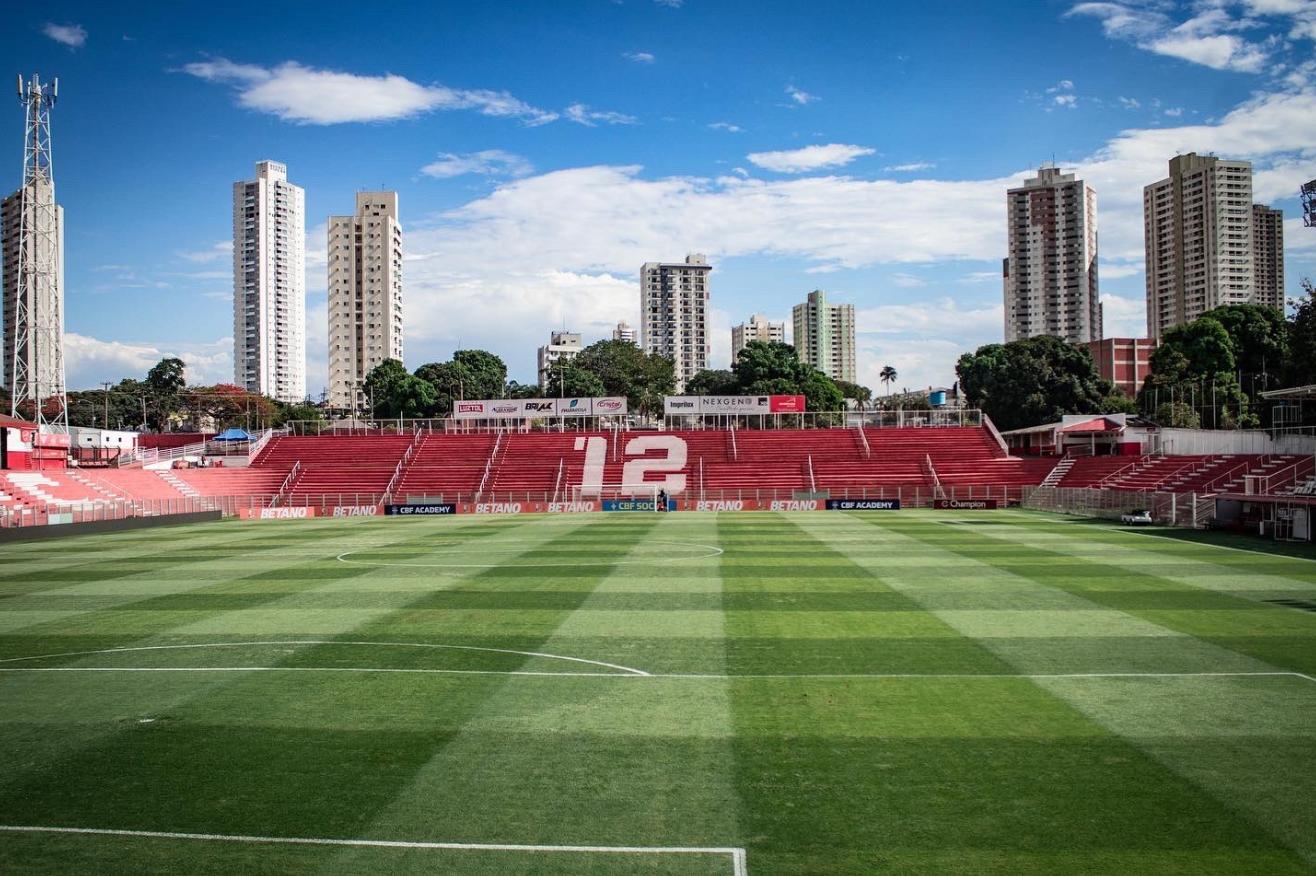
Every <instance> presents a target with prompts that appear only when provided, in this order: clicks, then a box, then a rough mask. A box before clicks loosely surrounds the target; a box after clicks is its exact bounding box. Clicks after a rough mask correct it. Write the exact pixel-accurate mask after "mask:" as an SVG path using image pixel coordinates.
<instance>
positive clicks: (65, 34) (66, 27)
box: [41, 21, 87, 49]
mask: <svg viewBox="0 0 1316 876" xmlns="http://www.w3.org/2000/svg"><path fill="white" fill-rule="evenodd" d="M41 32H42V33H44V34H45V35H46V36H48V37H50V38H51V39H52V40H54V41H55V42H57V43H60V44H61V45H65V46H68V47H69V48H71V49H80V48H82V46H83V45H85V44H86V42H87V29H86V28H85V27H83V26H82V25H80V24H55V23H54V22H50V21H48V22H46V24H45V26H43V27H42V28H41Z"/></svg>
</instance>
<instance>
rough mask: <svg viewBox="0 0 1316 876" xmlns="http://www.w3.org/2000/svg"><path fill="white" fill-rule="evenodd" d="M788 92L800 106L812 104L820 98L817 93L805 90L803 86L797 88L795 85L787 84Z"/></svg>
mask: <svg viewBox="0 0 1316 876" xmlns="http://www.w3.org/2000/svg"><path fill="white" fill-rule="evenodd" d="M786 94H788V95H789V96H790V99H791V100H793V101H795V102H796V103H797V104H799V105H800V106H805V105H807V104H811V103H813V102H814V101H816V100H818V99H819V98H818V96H817V95H814V94H810V93H809V92H807V91H805V90H804V89H802V88H796V87H795V86H794V85H787V86H786Z"/></svg>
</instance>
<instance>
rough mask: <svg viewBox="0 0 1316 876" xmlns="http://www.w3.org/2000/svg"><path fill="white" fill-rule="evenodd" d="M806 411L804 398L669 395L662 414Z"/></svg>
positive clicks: (783, 396)
mask: <svg viewBox="0 0 1316 876" xmlns="http://www.w3.org/2000/svg"><path fill="white" fill-rule="evenodd" d="M803 410H804V396H802V395H669V396H667V397H665V398H664V399H663V413H664V414H666V415H668V416H679V415H681V414H699V415H703V414H772V413H786V414H796V413H800V412H802V411H803Z"/></svg>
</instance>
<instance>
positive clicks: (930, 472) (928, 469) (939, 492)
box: [923, 453, 946, 499]
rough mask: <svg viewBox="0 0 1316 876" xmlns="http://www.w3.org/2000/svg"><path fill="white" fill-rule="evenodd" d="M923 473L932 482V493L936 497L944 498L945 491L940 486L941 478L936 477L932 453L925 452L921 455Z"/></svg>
mask: <svg viewBox="0 0 1316 876" xmlns="http://www.w3.org/2000/svg"><path fill="white" fill-rule="evenodd" d="M923 465H924V473H925V474H926V475H927V476H928V480H929V481H931V482H932V490H933V495H935V496H936V497H937V498H938V499H944V498H946V491H945V490H944V489H943V488H942V486H941V478H939V477H937V467H936V466H934V465H933V464H932V454H930V453H929V454H926V455H925V456H924V457H923Z"/></svg>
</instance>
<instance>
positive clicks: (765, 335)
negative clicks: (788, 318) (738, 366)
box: [731, 313, 786, 362]
mask: <svg viewBox="0 0 1316 876" xmlns="http://www.w3.org/2000/svg"><path fill="white" fill-rule="evenodd" d="M750 341H776V342H778V343H781V344H784V343H786V323H784V322H769V321H768V318H767V317H766V316H764V315H763V314H761V313H756V314H754V315H753V316H751V317H750V318H749V319H748V320H746V321H745V322H742V323H741V324H740V325H735V326H732V327H731V361H732V362H734V361H736V357H737V356H739V355H740V351H741V350H743V349H745V345H746V344H748V343H749V342H750Z"/></svg>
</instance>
